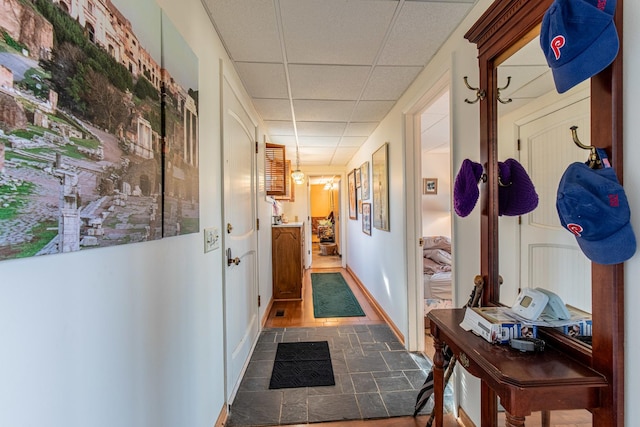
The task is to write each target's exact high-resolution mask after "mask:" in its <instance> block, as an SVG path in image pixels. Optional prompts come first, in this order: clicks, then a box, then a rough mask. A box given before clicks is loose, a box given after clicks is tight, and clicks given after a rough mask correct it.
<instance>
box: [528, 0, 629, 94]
mask: <svg viewBox="0 0 640 427" xmlns="http://www.w3.org/2000/svg"><path fill="white" fill-rule="evenodd" d="M615 10H616V0H555V1H554V2H553V3H552V4H551V6H550V7H549V9H548V10H547V11H546V12H545V14H544V17H543V18H542V27H541V29H540V46H541V47H542V51H543V52H544V55H545V57H546V58H547V63H548V64H549V67H551V71H552V73H553V80H554V82H555V84H556V89H557V90H558V93H563V92H566V91H568V90H569V89H571V88H572V87H574V86H575V85H577V84H578V83H580V82H582V81H584V80H586V79H589V78H591V77H592V76H594V75H596V74H598V73H599V72H600V71H602V70H604V69H605V68H607V66H608V65H609V64H611V63H612V62H613V60H614V59H615V58H616V55H617V54H618V49H619V41H618V32H617V31H616V27H615V24H614V22H613V14H614V12H615Z"/></svg>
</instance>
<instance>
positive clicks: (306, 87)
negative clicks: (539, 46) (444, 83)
mask: <svg viewBox="0 0 640 427" xmlns="http://www.w3.org/2000/svg"><path fill="white" fill-rule="evenodd" d="M475 1H476V0H439V1H430V0H203V3H204V4H205V7H206V8H207V10H208V13H209V16H210V17H211V20H212V21H213V24H214V26H215V28H216V30H217V32H218V34H219V36H220V38H221V39H222V42H223V44H224V46H225V48H226V50H227V52H228V54H229V56H230V57H231V60H232V61H233V63H234V65H235V67H236V70H237V71H238V74H239V75H240V78H241V79H242V81H243V83H244V85H245V87H246V89H247V91H248V92H249V95H250V96H251V97H252V98H253V102H254V105H255V108H256V110H257V111H258V113H259V114H260V116H261V117H262V119H263V120H264V122H265V125H266V127H267V133H268V134H269V136H270V138H271V139H270V142H273V143H277V144H284V145H286V146H287V157H288V158H290V159H292V160H294V161H295V148H296V145H297V146H298V147H299V151H300V165H301V167H302V168H303V169H304V167H305V166H344V165H346V164H347V162H348V161H349V160H350V159H351V157H352V156H353V155H354V154H355V152H356V151H357V149H358V148H359V147H360V145H362V144H363V143H364V142H365V141H366V139H367V137H368V136H369V135H371V133H372V132H373V131H374V130H375V128H376V127H377V126H378V124H379V122H380V120H382V118H384V117H385V115H386V114H387V113H388V112H389V110H391V108H392V107H393V105H394V104H395V102H396V101H397V100H398V98H399V97H400V96H401V95H402V94H403V92H404V91H405V90H406V88H407V87H408V86H409V85H410V84H411V83H412V82H413V80H414V79H415V78H416V76H417V75H418V74H419V73H420V71H421V70H422V69H423V68H424V66H425V65H426V64H427V63H428V62H429V60H430V59H431V58H432V57H433V55H434V54H435V53H436V52H437V51H438V49H439V48H440V46H441V45H442V43H443V42H444V41H445V40H446V39H447V38H448V37H449V35H450V34H451V32H452V31H453V30H454V29H455V28H456V27H457V26H458V24H459V23H460V21H461V20H462V19H463V18H464V16H465V15H466V14H467V12H468V11H469V10H470V9H471V7H472V6H473V4H474V3H475Z"/></svg>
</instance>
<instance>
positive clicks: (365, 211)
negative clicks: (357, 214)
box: [362, 203, 371, 236]
mask: <svg viewBox="0 0 640 427" xmlns="http://www.w3.org/2000/svg"><path fill="white" fill-rule="evenodd" d="M362 232H363V233H364V234H368V235H369V236H371V203H363V204H362Z"/></svg>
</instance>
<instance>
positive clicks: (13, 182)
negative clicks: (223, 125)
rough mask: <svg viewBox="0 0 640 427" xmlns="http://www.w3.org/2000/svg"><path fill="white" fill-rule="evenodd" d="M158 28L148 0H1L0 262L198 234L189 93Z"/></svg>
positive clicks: (193, 107)
mask: <svg viewBox="0 0 640 427" xmlns="http://www.w3.org/2000/svg"><path fill="white" fill-rule="evenodd" d="M161 23H162V12H161V10H160V8H159V7H158V5H157V4H156V3H155V1H153V0H137V1H128V0H30V1H24V0H3V1H2V2H0V35H1V37H0V260H3V259H11V258H21V257H28V256H34V255H45V254H53V253H61V252H72V251H78V250H84V249H87V248H94V247H106V246H113V245H120V244H126V243H135V242H143V241H147V240H154V239H159V238H161V237H163V235H165V236H167V235H176V234H185V233H190V232H197V231H198V227H199V225H198V211H199V209H198V202H199V200H198V187H197V173H198V170H197V152H198V151H197V138H195V137H194V136H193V135H197V103H196V100H197V89H196V88H195V86H193V87H182V86H180V85H181V83H182V81H179V80H177V79H174V78H173V76H172V75H171V72H169V71H167V70H165V69H163V67H162V58H161V51H162V47H161V43H162V39H163V37H162V32H161ZM196 64H197V61H196ZM163 79H164V81H166V82H170V84H169V85H168V86H167V88H168V90H167V98H170V99H171V103H172V105H171V106H170V107H169V108H167V110H170V112H169V113H167V114H166V115H165V118H166V120H167V124H172V126H173V129H171V130H170V131H166V132H165V130H164V129H163V114H162V113H163V109H162V90H163ZM163 136H166V138H167V139H168V140H170V141H171V144H172V145H167V146H164V150H163ZM189 138H190V139H189ZM175 144H179V145H180V147H181V148H175ZM189 144H191V145H189ZM189 150H190V151H189ZM164 152H167V153H171V154H172V158H174V159H177V160H173V161H172V162H171V165H172V166H175V167H176V168H177V169H176V170H175V171H173V173H172V175H171V177H167V178H166V179H167V185H168V184H169V183H170V184H171V187H172V190H171V194H170V197H169V199H170V202H169V203H168V204H170V205H171V206H173V207H172V208H171V210H168V211H167V212H169V213H170V214H171V218H170V223H171V227H168V229H166V230H163V212H164V209H163V193H164V192H165V183H164V182H163V167H164V164H165V163H164V159H163V154H164ZM190 153H191V154H193V156H194V157H189V155H190ZM187 165H188V166H189V167H187ZM194 176H195V178H194ZM194 183H195V184H194ZM192 185H194V186H195V189H194V188H193V187H191V186H192Z"/></svg>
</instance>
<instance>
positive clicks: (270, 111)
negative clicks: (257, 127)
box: [253, 99, 292, 120]
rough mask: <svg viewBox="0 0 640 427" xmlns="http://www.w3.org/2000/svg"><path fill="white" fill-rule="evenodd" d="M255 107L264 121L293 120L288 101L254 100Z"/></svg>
mask: <svg viewBox="0 0 640 427" xmlns="http://www.w3.org/2000/svg"><path fill="white" fill-rule="evenodd" d="M253 105H254V106H255V107H256V110H257V111H258V114H260V117H262V120H292V117H291V104H290V103H289V101H288V100H286V99H254V100H253Z"/></svg>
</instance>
